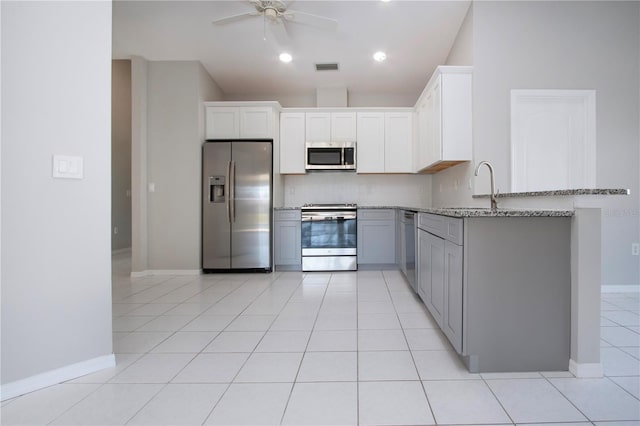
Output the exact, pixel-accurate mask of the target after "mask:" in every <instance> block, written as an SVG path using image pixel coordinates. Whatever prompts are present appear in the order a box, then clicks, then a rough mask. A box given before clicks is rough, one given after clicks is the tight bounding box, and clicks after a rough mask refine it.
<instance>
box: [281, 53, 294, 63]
mask: <svg viewBox="0 0 640 426" xmlns="http://www.w3.org/2000/svg"><path fill="white" fill-rule="evenodd" d="M292 59H293V56H291V55H290V54H288V53H281V54H280V60H281V61H282V62H285V63H288V62H291V60H292Z"/></svg>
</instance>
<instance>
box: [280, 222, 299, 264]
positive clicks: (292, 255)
mask: <svg viewBox="0 0 640 426" xmlns="http://www.w3.org/2000/svg"><path fill="white" fill-rule="evenodd" d="M274 229H275V235H274V238H275V241H274V246H275V264H276V265H298V266H300V265H302V244H301V242H300V232H301V230H300V221H299V220H298V221H289V220H288V221H276V223H275V226H274Z"/></svg>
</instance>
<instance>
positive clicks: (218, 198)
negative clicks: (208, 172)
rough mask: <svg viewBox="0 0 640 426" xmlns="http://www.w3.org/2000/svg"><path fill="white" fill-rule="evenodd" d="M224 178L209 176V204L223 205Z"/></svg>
mask: <svg viewBox="0 0 640 426" xmlns="http://www.w3.org/2000/svg"><path fill="white" fill-rule="evenodd" d="M224 182H225V178H224V176H209V202H210V203H224V202H225V197H224Z"/></svg>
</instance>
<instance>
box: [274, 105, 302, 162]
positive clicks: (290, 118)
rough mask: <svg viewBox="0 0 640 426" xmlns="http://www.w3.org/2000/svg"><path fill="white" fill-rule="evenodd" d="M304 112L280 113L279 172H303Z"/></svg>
mask: <svg viewBox="0 0 640 426" xmlns="http://www.w3.org/2000/svg"><path fill="white" fill-rule="evenodd" d="M304 140H305V114H304V112H283V113H282V114H280V173H282V174H299V173H304V172H305V169H304V163H305V158H304V155H305V154H304Z"/></svg>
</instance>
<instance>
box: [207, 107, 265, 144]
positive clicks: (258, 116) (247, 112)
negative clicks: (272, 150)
mask: <svg viewBox="0 0 640 426" xmlns="http://www.w3.org/2000/svg"><path fill="white" fill-rule="evenodd" d="M206 138H207V139H238V138H240V139H271V138H273V108H270V107H218V106H215V107H207V109H206Z"/></svg>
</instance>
